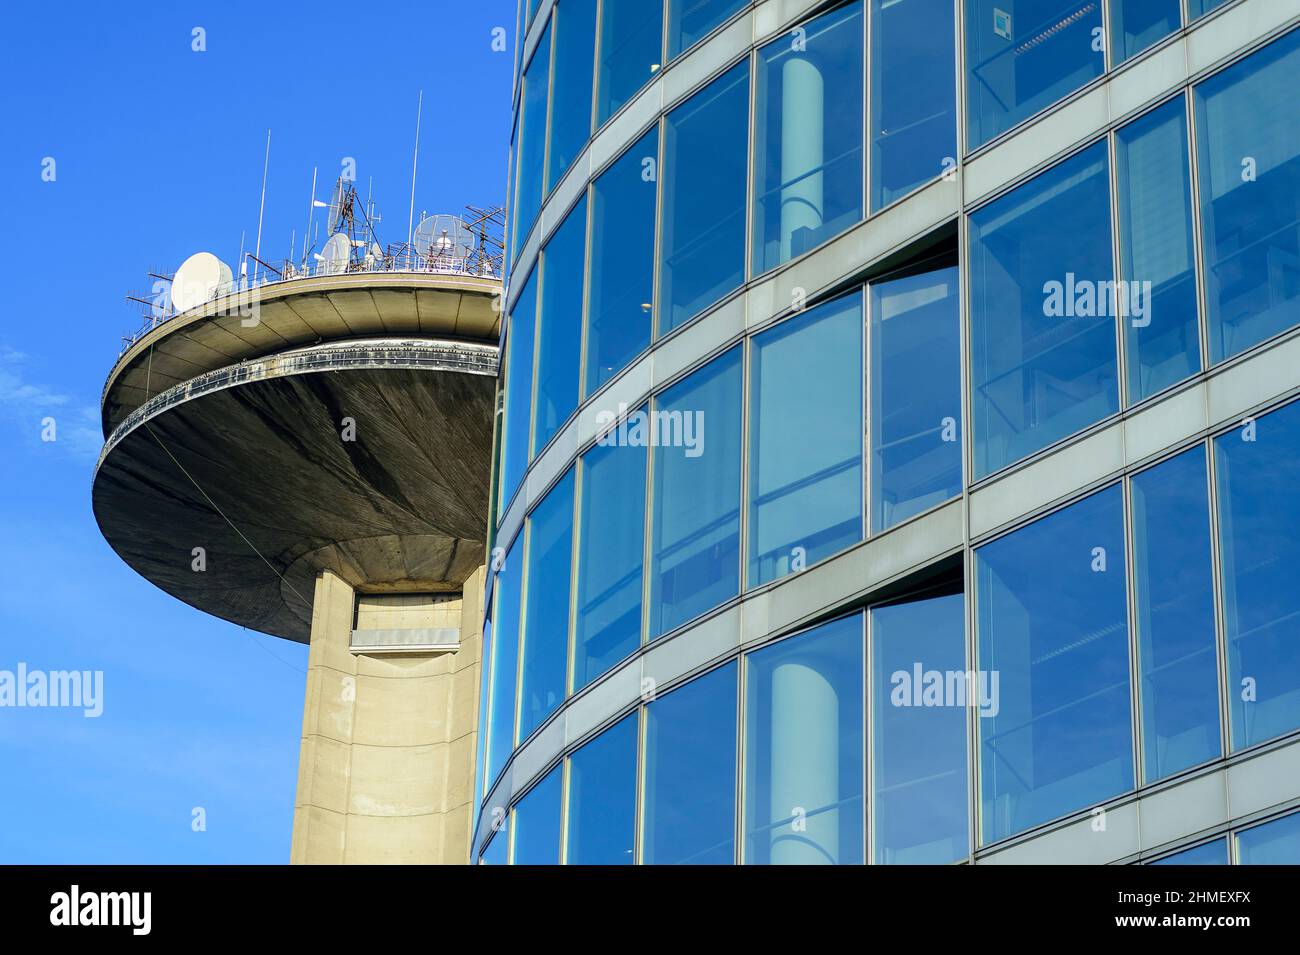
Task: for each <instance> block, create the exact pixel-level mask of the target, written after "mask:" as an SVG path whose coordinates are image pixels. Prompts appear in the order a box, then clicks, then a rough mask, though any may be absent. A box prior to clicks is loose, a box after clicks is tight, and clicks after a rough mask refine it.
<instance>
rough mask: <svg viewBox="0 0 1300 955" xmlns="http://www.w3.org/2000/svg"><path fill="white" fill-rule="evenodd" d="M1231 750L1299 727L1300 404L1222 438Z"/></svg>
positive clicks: (1219, 458) (1218, 455)
mask: <svg viewBox="0 0 1300 955" xmlns="http://www.w3.org/2000/svg"><path fill="white" fill-rule="evenodd" d="M1214 452H1215V468H1216V478H1217V481H1218V504H1219V546H1220V549H1221V550H1222V555H1221V558H1220V559H1221V560H1222V563H1223V614H1224V621H1225V624H1226V635H1227V641H1228V715H1229V718H1230V719H1229V722H1230V723H1231V725H1232V748H1233V749H1242V748H1244V747H1246V746H1251V745H1253V744H1255V743H1261V742H1263V741H1264V740H1268V739H1272V738H1273V737H1275V736H1281V735H1282V734H1283V733H1287V732H1290V731H1291V730H1293V729H1296V728H1297V727H1300V653H1297V652H1296V646H1297V641H1298V640H1300V588H1297V587H1296V577H1295V569H1296V567H1298V566H1300V536H1297V534H1296V528H1298V527H1300V495H1297V494H1296V488H1297V487H1300V403H1293V404H1289V405H1287V406H1286V407H1284V408H1281V409H1279V410H1278V411H1274V412H1273V413H1272V414H1267V415H1264V416H1262V417H1260V418H1258V419H1255V420H1254V421H1253V422H1252V423H1251V424H1248V425H1246V426H1245V427H1241V428H1237V429H1235V430H1233V431H1229V432H1228V433H1227V434H1225V435H1223V436H1222V437H1220V438H1218V439H1216V440H1215V442H1214Z"/></svg>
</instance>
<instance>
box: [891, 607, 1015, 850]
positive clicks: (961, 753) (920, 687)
mask: <svg viewBox="0 0 1300 955" xmlns="http://www.w3.org/2000/svg"><path fill="white" fill-rule="evenodd" d="M964 607H965V600H964V598H963V597H962V595H961V593H953V594H945V595H943V596H936V597H930V598H928V599H922V600H911V601H908V602H906V603H898V604H893V605H891V606H885V607H874V608H872V610H871V669H872V676H871V681H872V691H871V692H872V699H873V703H874V705H873V707H872V709H873V714H872V754H873V766H872V793H871V806H872V809H871V819H872V845H873V846H874V855H875V861H876V863H877V864H896V865H922V864H946V863H949V862H954V861H956V860H958V859H964V858H966V856H967V854H968V853H969V852H970V845H969V843H970V838H969V836H968V835H967V830H968V828H969V827H968V824H967V818H968V802H967V798H966V712H967V708H968V707H975V708H977V710H976V712H977V713H978V712H991V707H992V705H993V704H992V703H991V702H987V701H990V700H991V699H992V697H991V689H992V686H991V684H987V683H986V684H984V685H981V684H980V683H979V682H978V681H969V680H967V679H966V677H965V674H966V672H967V669H968V667H967V666H966V636H965V633H966V624H965V616H964V615H965V610H964ZM981 694H983V695H982V696H981ZM981 704H983V705H982V708H980V707H981Z"/></svg>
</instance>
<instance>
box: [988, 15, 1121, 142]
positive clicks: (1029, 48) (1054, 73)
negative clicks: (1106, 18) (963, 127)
mask: <svg viewBox="0 0 1300 955" xmlns="http://www.w3.org/2000/svg"><path fill="white" fill-rule="evenodd" d="M1101 7H1102V5H1101V4H1100V3H1097V2H1095V0H966V69H967V77H966V109H967V113H968V122H969V130H968V138H969V140H970V142H969V144H968V145H969V148H971V149H975V148H976V147H977V146H982V145H983V144H984V143H986V142H988V141H989V140H990V139H992V138H993V137H994V136H996V135H998V134H999V133H1001V132H1003V131H1005V130H1008V129H1010V128H1011V127H1012V126H1014V125H1016V124H1017V123H1019V122H1020V121H1021V120H1022V119H1027V118H1029V117H1030V116H1032V115H1034V113H1037V112H1038V111H1039V110H1042V109H1046V108H1047V107H1048V106H1051V105H1052V104H1053V103H1055V102H1056V101H1057V100H1059V99H1061V98H1062V97H1064V96H1066V95H1068V94H1070V93H1072V92H1074V91H1075V90H1077V89H1078V88H1079V87H1080V86H1083V85H1084V84H1085V83H1087V82H1088V81H1089V80H1091V79H1093V78H1094V77H1097V76H1101V74H1102V71H1103V70H1105V68H1106V55H1105V46H1104V43H1103V37H1102V29H1101Z"/></svg>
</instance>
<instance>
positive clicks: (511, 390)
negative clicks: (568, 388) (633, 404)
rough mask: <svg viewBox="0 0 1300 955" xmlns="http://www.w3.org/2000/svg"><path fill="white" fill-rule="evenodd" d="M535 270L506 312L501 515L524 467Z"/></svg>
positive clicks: (531, 355)
mask: <svg viewBox="0 0 1300 955" xmlns="http://www.w3.org/2000/svg"><path fill="white" fill-rule="evenodd" d="M536 276H537V271H536V270H534V271H533V273H532V274H531V275H529V276H528V281H527V282H526V283H525V284H524V290H523V291H522V292H520V293H519V298H518V299H517V300H516V301H515V308H514V311H512V312H511V313H510V328H509V330H508V332H507V335H506V383H505V389H506V401H505V421H504V423H503V424H502V431H501V435H502V437H501V501H500V504H499V506H498V509H497V513H498V515H500V514H504V513H505V510H506V508H507V507H509V506H510V499H511V498H512V497H514V493H515V489H516V488H517V487H519V482H520V481H521V480H522V479H523V476H524V472H525V471H526V470H528V421H529V418H530V417H531V414H530V411H529V408H530V406H531V404H532V397H533V339H534V336H535V334H536V331H537V328H536V321H537V282H536V281H535V279H536Z"/></svg>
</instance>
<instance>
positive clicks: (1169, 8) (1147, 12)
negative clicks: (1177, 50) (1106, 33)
mask: <svg viewBox="0 0 1300 955" xmlns="http://www.w3.org/2000/svg"><path fill="white" fill-rule="evenodd" d="M1191 2H1192V3H1196V2H1197V0H1191ZM1179 5H1180V3H1179V0H1110V42H1111V46H1112V48H1113V53H1112V56H1111V60H1112V63H1113V64H1116V65H1117V64H1119V63H1122V62H1124V61H1125V60H1127V59H1128V58H1129V57H1130V56H1137V55H1138V54H1139V53H1141V52H1142V51H1143V50H1145V49H1146V48H1147V47H1149V46H1151V45H1152V44H1154V43H1158V42H1159V41H1160V40H1163V39H1164V38H1165V37H1167V36H1168V35H1169V34H1171V33H1173V32H1174V31H1175V30H1177V29H1178V27H1179V26H1180V23H1181V19H1182V11H1181V10H1179Z"/></svg>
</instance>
